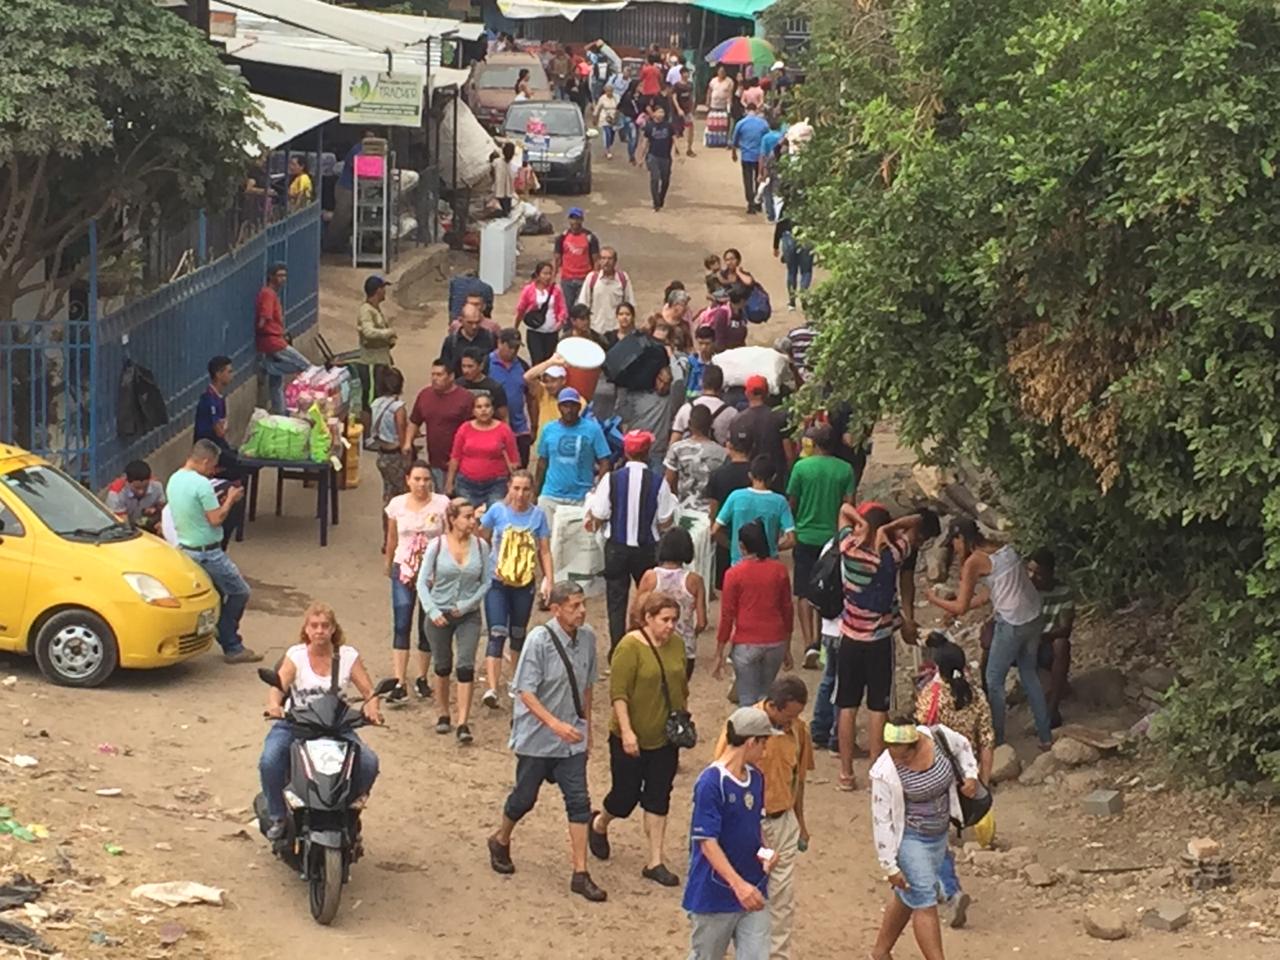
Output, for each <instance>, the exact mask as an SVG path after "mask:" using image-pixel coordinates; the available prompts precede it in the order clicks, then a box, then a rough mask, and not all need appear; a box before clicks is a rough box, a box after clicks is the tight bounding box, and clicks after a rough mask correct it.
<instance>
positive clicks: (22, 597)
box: [0, 443, 218, 687]
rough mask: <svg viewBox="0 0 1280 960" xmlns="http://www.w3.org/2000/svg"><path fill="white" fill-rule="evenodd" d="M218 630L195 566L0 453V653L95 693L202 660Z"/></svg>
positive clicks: (35, 462) (22, 458)
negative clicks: (123, 672)
mask: <svg viewBox="0 0 1280 960" xmlns="http://www.w3.org/2000/svg"><path fill="white" fill-rule="evenodd" d="M217 623H218V594H217V592H216V591H215V590H214V588H213V584H212V583H211V582H210V580H209V578H208V576H206V575H205V572H204V571H203V570H201V569H200V567H199V566H198V565H197V564H195V563H194V562H192V561H191V560H190V559H188V558H187V557H186V556H185V555H184V554H182V553H181V552H179V551H178V550H176V549H175V548H173V547H171V546H169V544H167V543H165V542H164V541H163V540H161V539H160V538H159V537H155V536H152V535H151V534H149V533H142V532H140V531H138V530H135V529H134V528H133V527H131V526H130V525H129V524H127V523H122V522H121V521H120V520H119V519H117V518H116V516H115V514H113V513H111V511H109V510H108V509H107V508H106V506H104V505H103V504H102V503H101V502H100V501H99V500H98V499H97V498H96V497H94V496H93V495H92V494H91V493H89V492H88V491H87V490H85V489H84V487H82V486H80V484H78V483H76V482H75V481H74V480H72V479H71V478H70V477H68V476H67V475H66V474H64V473H62V471H60V470H58V469H57V468H56V467H54V466H52V465H51V464H49V463H47V462H46V461H45V460H43V459H41V458H40V457H38V456H35V455H34V454H31V453H28V452H27V451H25V450H23V449H21V448H19V447H13V446H7V445H5V444H3V443H0V650H10V651H14V652H17V653H30V654H32V655H34V656H35V658H36V663H37V664H38V665H39V667H40V670H41V672H42V673H43V674H44V675H45V676H46V677H47V678H48V679H49V680H52V681H53V682H54V683H60V684H66V685H68V686H75V687H94V686H97V685H98V684H100V683H102V682H103V681H105V680H106V679H107V678H108V677H109V676H111V674H112V673H113V672H114V671H115V670H116V668H117V667H125V668H129V669H150V668H153V667H163V666H168V665H169V664H172V663H178V662H179V661H182V660H186V659H188V658H190V657H193V656H195V655H196V654H198V653H203V652H204V651H205V650H208V649H209V648H210V646H212V644H213V640H214V635H215V633H216V630H217Z"/></svg>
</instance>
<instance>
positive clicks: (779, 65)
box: [769, 60, 787, 73]
mask: <svg viewBox="0 0 1280 960" xmlns="http://www.w3.org/2000/svg"><path fill="white" fill-rule="evenodd" d="M786 66H787V65H786V64H785V63H783V62H782V61H781V60H775V61H773V66H772V67H770V68H769V72H770V73H773V71H775V70H785V69H786Z"/></svg>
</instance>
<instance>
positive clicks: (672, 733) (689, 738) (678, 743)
mask: <svg viewBox="0 0 1280 960" xmlns="http://www.w3.org/2000/svg"><path fill="white" fill-rule="evenodd" d="M640 633H641V635H642V636H643V637H644V642H645V643H647V644H648V645H649V649H650V650H652V651H653V656H654V659H656V660H657V661H658V676H659V677H661V678H662V699H663V700H665V701H666V702H667V722H666V724H665V725H664V726H663V731H662V732H663V734H664V735H665V736H666V738H667V742H668V743H670V744H671V745H672V746H673V747H676V748H677V749H680V750H692V749H693V748H694V747H696V746H697V745H698V728H697V727H696V726H695V725H694V723H693V714H691V713H690V712H689V711H688V710H675V709H672V706H671V688H670V687H668V686H667V671H666V670H665V669H663V666H662V655H661V654H659V653H658V648H657V647H656V646H654V643H653V641H652V640H650V639H649V634H648V633H647V632H645V631H644V630H641V631H640Z"/></svg>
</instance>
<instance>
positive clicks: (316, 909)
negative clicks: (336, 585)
mask: <svg viewBox="0 0 1280 960" xmlns="http://www.w3.org/2000/svg"><path fill="white" fill-rule="evenodd" d="M334 660H335V666H336V660H337V658H336V657H335V658H334ZM258 676H259V677H260V678H261V679H262V682H263V683H265V684H267V685H269V686H272V687H275V688H276V689H277V690H281V689H282V688H281V687H280V677H279V675H278V674H277V673H276V672H275V671H274V670H267V669H261V670H259V671H258ZM395 686H396V681H395V680H394V679H392V678H388V679H386V680H383V681H381V682H380V683H379V684H378V685H377V686H376V687H375V688H374V695H375V696H385V695H386V694H388V693H390V692H391V691H392V690H394V689H395ZM282 692H287V691H283V690H282ZM284 719H285V720H287V721H288V722H289V723H290V724H292V725H293V729H294V732H295V735H296V739H295V740H294V741H293V743H292V745H291V746H290V748H289V785H288V787H286V788H285V791H284V800H285V806H286V807H287V808H288V811H289V815H288V817H286V819H285V833H284V836H282V837H281V838H280V839H278V840H276V841H274V842H273V844H272V850H273V852H274V853H275V855H276V856H277V857H279V858H280V859H281V860H283V861H284V862H285V863H287V864H288V865H289V866H290V867H291V868H292V869H294V870H297V871H298V873H299V875H300V877H301V879H303V880H305V881H307V886H308V889H309V893H310V901H311V915H312V916H313V917H315V919H316V921H317V922H318V923H323V924H328V923H331V922H332V921H333V918H334V916H335V915H336V914H337V912H338V904H339V902H340V901H341V899H342V885H343V884H344V883H346V882H347V880H348V879H349V878H350V876H351V864H353V863H355V862H356V861H357V860H359V859H360V856H361V854H362V853H363V849H362V845H361V842H360V810H361V809H362V808H363V807H364V802H365V799H366V798H364V797H355V796H352V786H351V779H352V775H353V774H354V772H355V770H356V764H357V761H358V760H359V751H360V746H359V744H356V743H352V742H350V741H348V740H347V739H346V735H347V734H349V733H351V732H352V731H354V730H358V729H359V728H360V727H363V726H367V725H368V723H369V721H368V720H366V719H365V716H364V714H363V713H362V712H361V711H360V702H359V701H353V702H348V701H347V700H345V699H344V698H343V697H342V695H341V692H340V691H339V690H338V687H337V677H336V675H335V677H334V685H333V687H331V688H330V689H329V690H328V691H326V692H325V693H324V694H322V695H321V696H319V697H316V698H315V699H314V700H312V701H311V702H310V703H308V704H306V705H305V706H302V707H296V708H295V707H294V706H293V705H292V704H289V705H288V706H287V708H286V710H285V715H284ZM253 809H254V812H255V813H256V814H257V817H258V829H259V830H260V831H262V835H263V836H264V837H265V836H267V831H268V830H269V828H270V825H271V818H270V817H269V816H268V814H267V798H266V797H265V796H263V795H262V794H261V793H260V794H258V796H257V797H256V798H255V799H254V802H253Z"/></svg>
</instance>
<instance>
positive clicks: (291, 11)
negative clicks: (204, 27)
mask: <svg viewBox="0 0 1280 960" xmlns="http://www.w3.org/2000/svg"><path fill="white" fill-rule="evenodd" d="M221 2H222V3H224V4H225V5H227V6H230V7H235V8H236V9H237V10H248V11H250V12H251V13H256V14H258V15H260V16H263V17H269V18H271V19H272V20H279V21H280V22H281V23H287V24H290V25H291V26H294V27H300V28H302V29H303V30H310V31H312V32H313V33H319V34H323V35H324V36H326V37H334V38H336V39H338V40H343V41H345V42H346V43H351V44H354V45H355V46H357V47H364V48H365V49H366V50H374V51H376V52H378V53H399V52H401V51H404V50H406V49H408V48H410V47H415V46H418V45H420V44H425V43H426V42H427V41H428V40H430V39H432V38H439V37H441V36H444V35H446V34H450V33H452V31H453V30H455V29H456V28H457V27H458V26H459V25H460V24H459V21H457V20H439V19H437V18H434V17H431V18H428V17H412V16H404V17H388V16H384V15H381V14H378V13H374V12H372V11H369V10H355V9H352V8H351V7H337V6H334V5H333V4H329V3H324V2H322V0H221Z"/></svg>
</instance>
